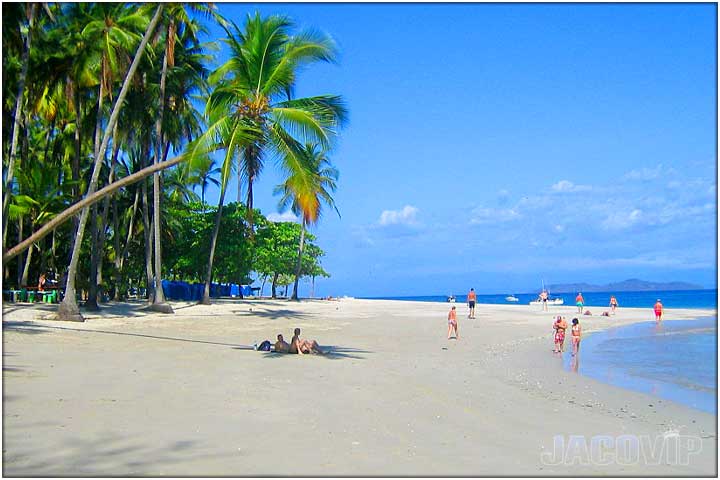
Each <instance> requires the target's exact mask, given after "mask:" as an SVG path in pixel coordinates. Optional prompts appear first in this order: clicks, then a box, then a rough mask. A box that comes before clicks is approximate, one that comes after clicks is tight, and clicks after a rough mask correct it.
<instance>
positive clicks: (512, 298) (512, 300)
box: [505, 295, 520, 302]
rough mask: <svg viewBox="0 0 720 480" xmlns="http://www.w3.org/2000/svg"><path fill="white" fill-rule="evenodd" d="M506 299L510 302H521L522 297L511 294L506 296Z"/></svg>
mask: <svg viewBox="0 0 720 480" xmlns="http://www.w3.org/2000/svg"><path fill="white" fill-rule="evenodd" d="M505 300H507V301H508V302H519V301H520V299H519V298H517V297H516V296H515V295H510V296H508V297H505Z"/></svg>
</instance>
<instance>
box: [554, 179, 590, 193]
mask: <svg viewBox="0 0 720 480" xmlns="http://www.w3.org/2000/svg"><path fill="white" fill-rule="evenodd" d="M550 188H552V190H553V191H554V192H586V191H588V190H591V189H592V187H591V186H590V185H575V184H574V183H573V182H571V181H569V180H560V181H559V182H557V183H556V184H555V185H553V186H552V187H550Z"/></svg>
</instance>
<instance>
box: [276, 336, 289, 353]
mask: <svg viewBox="0 0 720 480" xmlns="http://www.w3.org/2000/svg"><path fill="white" fill-rule="evenodd" d="M275 351H276V352H277V353H290V344H289V343H287V342H286V341H285V339H283V336H282V333H280V334H278V336H277V342H275Z"/></svg>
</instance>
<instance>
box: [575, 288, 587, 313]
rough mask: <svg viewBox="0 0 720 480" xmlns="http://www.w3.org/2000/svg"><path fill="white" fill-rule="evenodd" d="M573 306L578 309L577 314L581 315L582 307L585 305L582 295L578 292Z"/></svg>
mask: <svg viewBox="0 0 720 480" xmlns="http://www.w3.org/2000/svg"><path fill="white" fill-rule="evenodd" d="M575 305H577V307H578V313H583V306H584V305H585V299H584V298H583V296H582V293H580V292H578V294H577V297H575Z"/></svg>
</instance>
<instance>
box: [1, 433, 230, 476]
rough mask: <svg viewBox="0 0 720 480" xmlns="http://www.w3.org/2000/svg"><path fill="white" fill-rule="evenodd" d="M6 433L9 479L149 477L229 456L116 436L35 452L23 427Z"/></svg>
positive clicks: (71, 440) (68, 439) (67, 440)
mask: <svg viewBox="0 0 720 480" xmlns="http://www.w3.org/2000/svg"><path fill="white" fill-rule="evenodd" d="M12 430H13V431H12V432H5V434H6V438H5V442H4V444H3V450H4V453H3V474H4V475H8V476H22V477H33V476H42V477H46V476H101V475H102V476H148V475H153V474H155V475H157V474H158V472H162V471H165V469H167V468H168V467H172V466H173V465H178V464H181V463H186V462H188V461H190V462H192V461H193V460H197V459H201V458H215V459H222V458H224V457H229V456H230V452H225V453H199V450H200V448H199V447H200V444H199V442H198V441H197V440H191V439H179V440H176V441H173V442H170V443H168V444H165V445H157V444H152V443H150V442H147V441H143V440H141V439H139V438H138V439H131V438H129V437H127V436H121V435H118V434H116V433H114V432H108V433H105V434H103V435H95V436H93V438H85V437H77V436H70V435H67V436H63V439H62V443H61V444H59V445H57V446H56V448H42V449H38V448H33V447H32V446H31V445H30V444H29V443H27V441H26V440H24V439H23V437H22V435H20V434H19V432H20V431H21V430H22V429H20V428H19V427H14V428H12Z"/></svg>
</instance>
